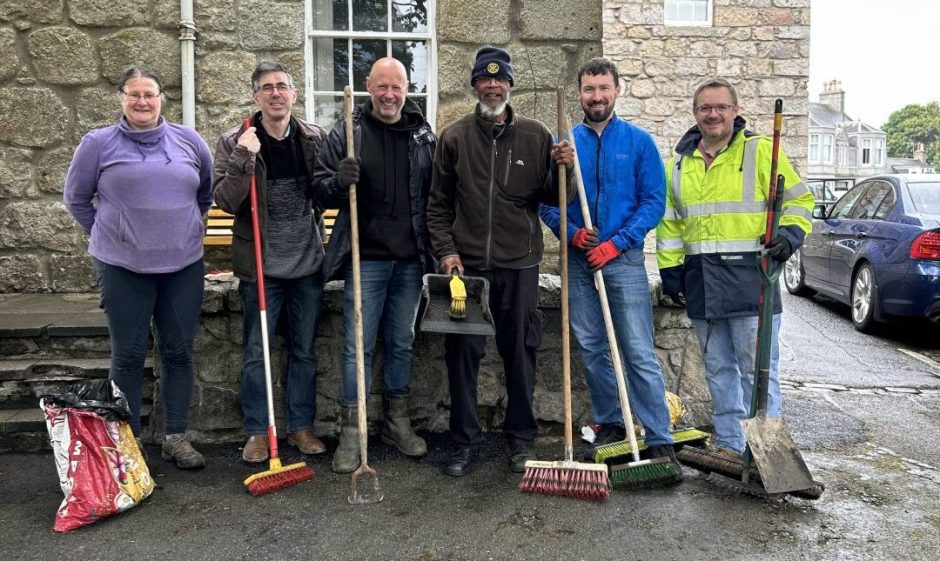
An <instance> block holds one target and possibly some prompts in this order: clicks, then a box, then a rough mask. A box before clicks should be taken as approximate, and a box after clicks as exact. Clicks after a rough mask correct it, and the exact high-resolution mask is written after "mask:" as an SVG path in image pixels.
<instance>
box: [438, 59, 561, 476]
mask: <svg viewBox="0 0 940 561" xmlns="http://www.w3.org/2000/svg"><path fill="white" fill-rule="evenodd" d="M470 85H471V86H472V87H473V89H474V91H475V92H476V95H477V97H478V99H479V103H477V106H476V110H475V111H474V112H473V113H471V114H469V115H467V116H465V117H463V118H461V119H460V120H458V121H457V122H455V123H454V124H452V125H450V126H449V127H447V129H446V130H445V131H444V132H443V133H442V134H441V140H440V143H439V144H438V147H437V151H436V153H435V155H434V176H433V179H432V182H431V197H430V201H429V203H428V230H429V231H430V236H431V245H432V247H433V249H434V252H435V253H436V255H437V256H438V257H439V258H440V262H439V266H440V269H441V272H442V273H444V274H450V273H451V271H453V270H454V269H456V270H457V271H459V272H460V273H461V274H464V273H466V274H468V275H473V276H482V277H484V278H486V279H487V280H488V281H489V284H490V301H489V305H490V309H491V311H492V313H493V319H494V321H495V323H496V347H497V349H498V350H499V354H500V356H501V357H502V359H503V369H504V372H505V378H506V393H507V394H508V397H509V400H508V403H507V406H506V420H505V422H504V423H503V434H505V435H506V439H507V440H508V441H509V447H510V457H509V467H510V469H511V470H512V471H514V472H517V473H521V472H524V471H525V462H526V460H529V459H531V458H532V455H533V454H532V445H533V443H534V442H535V438H536V436H537V435H538V425H537V424H536V421H535V414H534V413H533V411H532V394H533V391H534V388H535V352H536V350H538V347H539V345H540V344H541V342H542V314H541V312H540V311H539V310H538V283H539V267H538V265H539V261H541V259H542V229H541V225H540V222H539V214H538V210H539V203H545V204H549V205H555V206H557V205H558V183H557V167H556V164H557V163H564V164H566V165H568V166H570V165H571V164H572V163H573V162H574V150H573V149H572V148H571V146H570V145H568V143H567V141H563V142H562V143H561V144H558V145H553V144H552V136H551V133H549V131H548V129H547V128H545V125H543V124H542V123H539V122H538V121H535V120H532V119H527V118H525V117H521V116H519V115H517V114H516V113H515V112H514V111H513V109H512V107H511V106H510V105H509V92H510V90H511V89H512V87H513V85H514V80H513V72H512V64H511V62H510V57H509V53H508V52H506V51H504V50H502V49H498V48H495V47H491V46H485V47H483V48H481V49H480V50H479V51H478V52H477V55H476V62H475V64H474V66H473V72H472V73H471V77H470ZM569 169H570V168H569ZM568 186H569V189H568V196H569V201H570V200H573V198H574V194H575V192H576V190H575V189H574V185H573V183H571V182H569V183H568ZM485 347H486V337H484V336H479V335H448V336H447V340H446V343H445V351H444V359H445V361H446V363H447V374H448V379H449V382H450V396H451V409H450V432H451V438H452V439H453V441H454V444H455V450H454V452H453V454H452V455H451V457H450V460H449V461H448V462H447V465H446V466H445V468H444V471H445V473H447V474H448V475H452V476H454V477H460V476H463V475H465V474H466V473H468V472H469V470H470V465H471V462H472V460H473V455H474V452H475V449H476V448H477V447H478V446H479V445H480V444H481V443H482V442H483V432H482V429H481V427H480V420H479V417H478V414H477V375H478V372H479V368H480V361H481V359H482V358H483V355H484V352H485Z"/></svg>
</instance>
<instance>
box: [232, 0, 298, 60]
mask: <svg viewBox="0 0 940 561" xmlns="http://www.w3.org/2000/svg"><path fill="white" fill-rule="evenodd" d="M237 22H238V25H237V33H238V36H239V38H240V39H241V46H242V47H244V48H245V49H249V50H271V51H283V50H289V49H300V48H302V47H303V44H304V33H303V32H304V5H303V3H302V2H295V3H285V2H275V3H271V2H264V3H259V2H242V3H240V4H239V6H238V20H237Z"/></svg>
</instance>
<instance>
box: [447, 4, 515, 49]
mask: <svg viewBox="0 0 940 561" xmlns="http://www.w3.org/2000/svg"><path fill="white" fill-rule="evenodd" d="M510 4H511V3H510V0H440V2H438V6H437V18H438V19H437V37H438V40H439V41H441V42H446V41H457V42H461V43H473V44H477V45H484V44H487V43H489V44H493V45H504V44H506V43H508V42H509V40H510V39H511V37H512V35H511V32H510V25H511V22H512V17H511V15H510Z"/></svg>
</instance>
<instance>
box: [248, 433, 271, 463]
mask: <svg viewBox="0 0 940 561" xmlns="http://www.w3.org/2000/svg"><path fill="white" fill-rule="evenodd" d="M267 459H268V437H267V435H264V434H255V435H252V436H249V437H248V441H247V442H245V447H244V448H243V449H242V460H243V461H244V462H245V463H249V464H259V463H261V462H264V461H267Z"/></svg>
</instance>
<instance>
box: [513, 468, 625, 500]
mask: <svg viewBox="0 0 940 561" xmlns="http://www.w3.org/2000/svg"><path fill="white" fill-rule="evenodd" d="M569 464H570V465H569ZM519 490H520V491H522V492H523V493H539V494H543V495H557V496H561V497H571V498H574V499H584V500H588V501H598V502H604V501H607V500H608V499H609V498H610V480H609V479H608V477H607V466H606V464H581V463H575V462H538V461H530V462H526V471H525V474H523V476H522V481H521V482H519Z"/></svg>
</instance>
